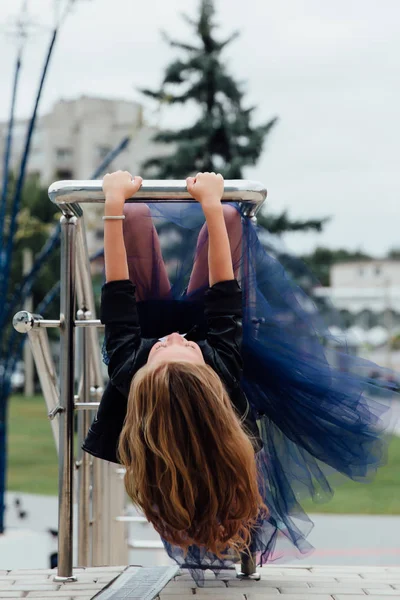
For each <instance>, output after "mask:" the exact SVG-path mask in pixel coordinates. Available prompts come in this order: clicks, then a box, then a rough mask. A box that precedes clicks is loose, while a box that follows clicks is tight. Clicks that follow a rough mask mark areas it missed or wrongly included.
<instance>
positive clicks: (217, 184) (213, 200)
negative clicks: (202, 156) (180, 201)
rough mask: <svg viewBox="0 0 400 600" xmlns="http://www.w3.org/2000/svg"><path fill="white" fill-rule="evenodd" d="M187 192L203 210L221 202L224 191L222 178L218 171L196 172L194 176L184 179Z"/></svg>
mask: <svg viewBox="0 0 400 600" xmlns="http://www.w3.org/2000/svg"><path fill="white" fill-rule="evenodd" d="M186 185H187V189H188V192H189V194H190V195H191V196H193V198H194V199H195V200H197V202H200V204H201V206H202V208H203V210H204V209H205V208H209V207H213V206H216V205H218V204H221V198H222V196H223V193H224V178H223V177H222V175H221V174H220V173H218V175H216V174H215V173H197V175H196V177H188V178H187V179H186Z"/></svg>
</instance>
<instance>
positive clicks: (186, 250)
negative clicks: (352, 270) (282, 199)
mask: <svg viewBox="0 0 400 600" xmlns="http://www.w3.org/2000/svg"><path fill="white" fill-rule="evenodd" d="M149 208H150V211H149V210H148V209H146V210H147V211H148V212H147V213H146V212H144V209H143V211H142V215H141V219H145V218H146V217H147V218H148V221H147V222H150V223H151V226H152V224H153V223H154V225H155V226H156V229H157V230H158V234H159V238H160V240H161V251H162V255H163V256H162V258H163V260H161V259H160V248H159V247H158V237H157V234H156V232H155V230H154V229H153V230H152V234H151V235H150V234H148V235H149V237H148V239H147V240H144V239H143V240H140V239H136V244H133V245H132V240H133V238H134V237H135V236H136V238H137V236H138V235H139V236H140V234H139V233H138V231H139V229H138V227H137V225H135V223H137V220H134V219H131V221H130V222H129V219H128V220H127V223H126V226H125V231H124V233H125V241H126V246H127V249H128V252H127V253H128V262H129V265H130V274H131V277H132V279H133V280H134V283H135V284H136V286H137V290H138V292H139V296H140V298H141V301H140V302H139V312H140V315H141V323H142V333H143V335H147V336H151V337H153V336H156V337H161V336H163V335H166V334H168V333H170V332H171V331H179V332H180V333H185V331H187V330H188V329H189V328H190V327H191V326H192V325H193V324H194V323H196V322H198V323H199V324H201V323H203V320H202V319H203V317H202V302H201V300H202V295H203V293H204V290H205V289H206V287H207V283H208V282H207V259H206V257H207V253H206V252H205V250H206V244H207V231H206V229H204V217H203V214H202V210H201V207H200V206H199V205H197V204H189V203H188V204H171V203H169V204H168V203H161V204H155V205H150V207H149ZM234 209H235V210H234ZM128 210H132V209H129V207H128ZM226 210H228V209H226ZM229 210H230V213H229V214H230V215H232V212H233V213H234V214H235V216H236V222H237V213H236V212H235V211H236V210H239V208H238V207H237V206H236V205H233V208H232V207H231V208H230V209H229ZM150 217H151V218H150ZM233 222H234V221H233ZM227 226H228V231H229V229H230V226H232V222H231V223H229V219H228V220H227ZM140 231H141V232H143V231H144V229H143V228H140ZM148 231H149V229H148ZM258 234H259V232H258V231H257V229H256V227H255V225H254V224H253V223H252V222H251V221H250V220H249V219H247V218H243V219H242V228H241V236H240V238H239V239H238V237H237V234H236V236H231V247H232V255H233V257H234V261H233V262H234V268H235V272H236V274H237V277H238V279H239V281H240V284H241V287H242V290H243V296H244V301H243V308H244V319H243V358H244V374H243V381H242V385H243V388H244V391H245V392H246V394H247V396H248V399H249V401H250V403H251V405H252V406H253V407H254V409H255V411H256V413H257V415H258V417H259V420H258V423H259V428H260V433H261V437H262V440H263V442H264V448H263V450H262V451H261V452H260V453H258V455H257V457H256V460H257V465H258V476H259V487H260V491H261V494H262V497H263V499H264V502H265V504H266V505H267V507H268V509H269V517H268V519H264V520H261V521H260V522H259V523H257V526H256V528H255V530H254V532H253V535H252V546H251V550H252V551H253V552H257V553H258V558H259V562H260V563H261V564H264V563H266V562H269V561H276V560H282V559H283V560H287V559H290V558H296V557H297V558H299V557H302V556H305V555H307V554H308V553H310V552H311V550H312V547H311V546H310V544H309V543H308V542H307V536H308V534H309V532H310V531H311V529H312V522H311V520H310V519H309V517H308V516H307V515H306V514H305V512H304V510H303V509H302V501H303V500H304V499H305V498H310V497H311V498H312V499H314V501H316V502H321V501H324V500H328V499H329V498H330V497H331V496H332V494H333V487H332V486H333V485H334V484H335V483H336V482H337V480H338V479H340V478H341V477H343V476H345V477H348V478H350V479H353V480H355V481H367V480H368V479H369V478H370V477H371V476H372V475H373V474H374V473H375V472H376V470H377V468H378V467H379V466H380V465H382V464H383V463H384V461H385V456H386V442H387V437H386V435H385V434H384V431H385V429H386V428H387V426H388V424H389V418H390V410H389V406H390V400H391V399H392V398H393V396H394V391H393V390H390V389H388V388H386V387H384V386H383V385H382V384H381V383H379V382H380V381H382V379H383V377H382V378H381V379H379V378H377V376H376V374H377V372H379V371H380V370H379V368H377V367H376V365H374V364H372V363H369V362H367V361H364V360H361V359H359V358H357V357H355V356H351V355H350V354H349V353H347V352H346V351H345V350H343V348H341V349H340V350H339V349H338V346H337V345H336V344H335V340H333V339H332V338H331V336H330V335H329V332H328V329H327V327H326V326H325V324H324V321H323V319H322V318H321V316H320V313H319V312H318V310H317V309H316V306H315V304H314V302H313V300H312V299H311V298H310V297H309V296H308V295H307V294H306V293H305V291H303V290H302V289H301V288H300V287H298V286H297V285H296V284H295V283H294V281H293V280H292V279H291V278H290V277H289V276H288V275H287V272H286V271H285V270H284V268H283V267H282V265H281V264H280V263H279V262H278V260H276V258H274V256H273V255H272V254H271V253H270V252H267V251H266V250H265V249H264V247H263V246H262V244H261V242H260V240H259V236H258ZM163 261H164V263H165V265H166V272H167V275H168V279H169V283H167V284H166V282H165V272H164V271H165V268H164V264H163ZM140 262H141V263H142V264H143V265H146V268H143V269H142V275H140V273H138V272H136V273H134V269H135V265H138V264H139V263H140ZM293 264H295V263H293V261H292V263H291V267H292V268H293ZM299 264H300V263H299ZM149 265H150V266H151V277H150V274H149V272H148V270H149V268H150V267H149ZM194 265H195V267H196V277H197V279H196V281H197V284H196V286H195V287H193V285H192V286H191V287H190V282H191V283H192V284H193V275H192V279H191V274H192V270H193V266H194ZM146 269H147V271H146ZM146 273H147V275H146ZM201 273H203V274H204V275H201ZM143 274H144V275H143ZM160 281H161V282H162V284H161V287H162V289H161V287H160ZM188 286H189V291H188ZM381 373H382V374H383V370H381ZM164 545H165V548H166V550H167V552H168V554H169V555H170V556H171V557H173V558H174V559H175V560H176V561H177V562H178V563H179V564H180V565H183V566H186V567H188V568H190V569H191V571H192V574H193V575H194V576H195V578H196V579H197V581H200V582H201V578H202V577H201V573H202V571H203V570H204V569H207V568H211V569H213V570H215V571H218V570H220V569H223V568H227V567H229V566H230V565H232V564H233V562H236V561H237V557H235V556H231V557H230V558H229V557H226V558H225V559H220V558H218V557H216V556H215V555H213V554H211V553H209V552H207V551H206V550H205V549H204V548H198V547H194V546H193V547H191V548H189V551H188V552H187V554H186V555H185V554H184V552H183V551H182V550H181V549H180V548H176V547H173V546H171V544H169V543H167V542H165V541H164Z"/></svg>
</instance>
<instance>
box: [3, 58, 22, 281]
mask: <svg viewBox="0 0 400 600" xmlns="http://www.w3.org/2000/svg"><path fill="white" fill-rule="evenodd" d="M21 64H22V60H21V50H20V51H19V53H18V56H17V62H16V64H15V72H14V84H13V91H12V97H11V110H10V118H9V121H8V130H7V139H6V145H5V150H4V165H3V186H2V192H1V201H0V279H1V278H2V275H1V273H2V272H3V264H4V256H3V236H4V228H5V216H6V209H7V192H8V181H9V172H10V159H11V148H12V135H13V129H14V114H15V105H16V101H17V90H18V80H19V74H20V70H21Z"/></svg>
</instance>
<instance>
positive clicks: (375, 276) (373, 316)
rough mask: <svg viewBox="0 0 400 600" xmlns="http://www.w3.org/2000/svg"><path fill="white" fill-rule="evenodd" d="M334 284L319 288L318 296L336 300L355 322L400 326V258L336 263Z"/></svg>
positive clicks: (332, 279) (333, 270)
mask: <svg viewBox="0 0 400 600" xmlns="http://www.w3.org/2000/svg"><path fill="white" fill-rule="evenodd" d="M330 280H331V285H330V287H322V288H317V289H316V290H315V295H316V296H319V297H325V298H329V299H330V300H332V302H333V304H334V306H335V307H336V308H337V309H338V310H339V311H340V312H341V313H342V315H343V317H344V318H345V319H346V318H347V316H348V315H350V317H351V320H352V322H353V323H352V324H357V325H359V326H360V327H362V328H364V329H370V328H371V327H374V326H376V325H385V323H387V321H388V316H389V313H390V318H391V324H392V325H395V326H400V261H398V260H374V261H357V262H350V263H342V264H336V265H334V266H333V267H332V269H331V275H330Z"/></svg>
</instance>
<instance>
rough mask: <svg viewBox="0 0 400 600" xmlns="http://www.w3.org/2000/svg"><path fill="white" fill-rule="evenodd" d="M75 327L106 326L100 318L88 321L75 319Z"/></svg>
mask: <svg viewBox="0 0 400 600" xmlns="http://www.w3.org/2000/svg"><path fill="white" fill-rule="evenodd" d="M75 327H100V328H101V327H104V325H103V323H102V322H101V321H100V320H99V319H87V320H86V321H85V320H84V321H80V320H79V321H75Z"/></svg>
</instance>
